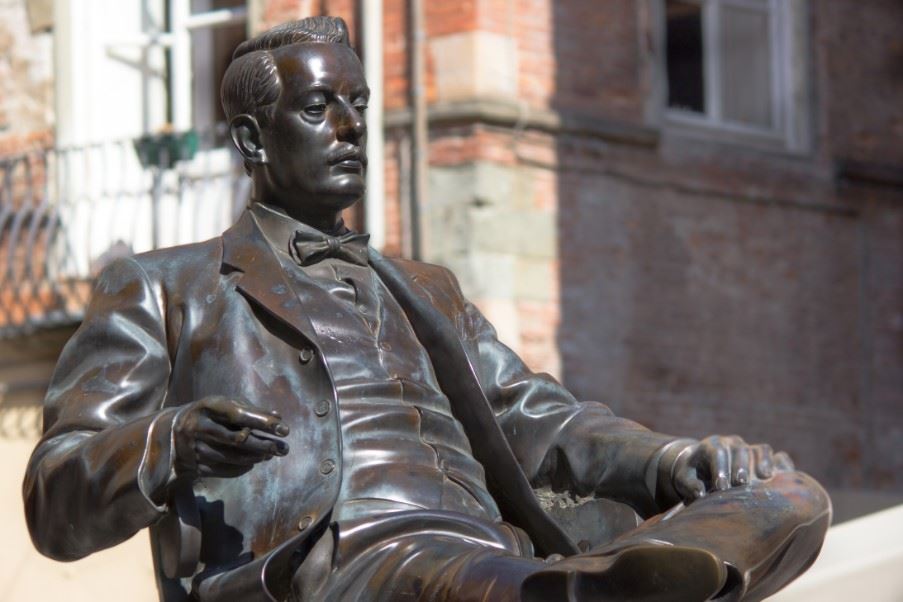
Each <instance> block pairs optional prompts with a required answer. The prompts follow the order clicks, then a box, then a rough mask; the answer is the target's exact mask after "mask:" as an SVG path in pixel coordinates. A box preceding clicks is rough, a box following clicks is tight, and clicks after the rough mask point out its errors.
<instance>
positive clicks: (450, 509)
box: [24, 17, 831, 601]
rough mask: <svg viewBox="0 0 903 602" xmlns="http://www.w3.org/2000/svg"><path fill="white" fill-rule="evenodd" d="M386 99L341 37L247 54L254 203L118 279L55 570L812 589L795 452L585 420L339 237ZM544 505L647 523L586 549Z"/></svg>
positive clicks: (55, 417) (721, 592) (75, 400)
mask: <svg viewBox="0 0 903 602" xmlns="http://www.w3.org/2000/svg"><path fill="white" fill-rule="evenodd" d="M368 94H369V90H368V88H367V84H366V81H365V79H364V75H363V70H362V67H361V64H360V62H359V60H358V58H357V56H356V55H355V54H354V52H353V51H352V49H351V48H350V46H349V44H348V34H347V30H346V28H345V24H344V23H343V22H342V21H341V20H338V19H333V18H327V17H315V18H309V19H304V20H301V21H298V22H293V23H288V24H285V25H282V26H280V27H277V28H275V29H272V30H270V31H268V32H266V33H264V34H262V35H260V36H258V37H256V38H254V39H252V40H249V41H247V42H245V43H243V44H242V45H241V46H239V48H238V49H237V50H236V52H235V55H234V58H233V61H232V64H231V65H230V67H229V69H228V71H227V73H226V75H225V77H224V81H223V86H222V99H223V105H224V107H225V110H226V114H227V116H228V119H229V120H230V123H231V129H232V135H233V139H234V142H235V144H236V146H237V147H238V149H239V151H240V152H241V154H242V156H243V157H244V161H245V165H246V169H247V171H248V173H249V174H250V176H251V177H252V179H253V183H254V189H253V202H252V204H251V206H250V208H249V209H248V210H247V211H246V212H245V213H244V214H243V215H242V216H241V218H240V219H239V220H238V222H237V223H236V224H235V225H234V226H233V227H231V228H230V229H229V230H228V231H226V232H225V233H224V234H223V235H222V237H220V238H216V239H213V240H209V241H206V242H202V243H198V244H193V245H187V246H182V247H175V248H170V249H163V250H160V251H154V252H151V253H146V254H142V255H138V256H136V257H133V258H128V259H123V260H119V261H117V262H115V263H113V264H112V265H110V266H109V267H108V268H107V269H105V270H104V272H103V273H102V274H101V275H100V277H99V279H98V282H97V287H96V290H95V292H94V296H93V300H92V302H91V304H90V307H89V308H88V310H87V312H86V314H85V318H84V322H83V323H82V325H81V327H80V328H79V330H78V331H77V332H76V334H75V335H74V336H73V338H72V340H71V341H70V342H69V343H68V345H67V346H66V348H65V350H64V351H63V353H62V356H61V357H60V359H59V364H58V366H57V369H56V372H55V375H54V378H53V382H52V384H51V386H50V389H49V391H48V394H47V400H46V407H45V414H44V426H45V432H44V436H43V438H42V439H41V441H40V443H39V444H38V446H37V448H36V449H35V451H34V454H33V456H32V458H31V462H30V464H29V466H28V472H27V475H26V478H25V483H24V497H25V508H26V515H27V519H28V526H29V529H30V531H31V535H32V538H33V540H34V543H35V545H36V546H37V548H38V549H39V550H40V551H41V552H42V553H43V554H45V555H47V556H50V557H51V558H56V559H59V560H75V559H78V558H81V557H83V556H86V555H88V554H91V553H92V552H95V551H97V550H100V549H103V548H106V547H110V546H113V545H116V544H117V543H119V542H121V541H123V540H125V539H127V538H129V537H131V536H132V535H134V534H135V533H137V532H138V531H140V530H141V529H143V528H145V527H149V528H150V531H151V541H152V546H153V553H154V559H155V565H156V569H157V574H158V584H159V590H160V596H161V599H165V600H185V599H189V598H191V599H200V600H205V601H207V600H229V601H231V600H285V599H290V600H362V601H363V600H386V601H396V600H461V601H470V600H474V601H476V600H493V601H495V600H498V601H517V600H524V601H534V600H551V601H559V600H580V601H586V600H622V599H636V600H650V601H651V600H675V601H676V600H680V601H684V600H707V599H711V598H715V597H718V599H719V600H721V599H724V600H735V599H739V598H746V599H761V598H763V597H765V596H767V595H769V594H770V593H772V592H774V591H776V590H777V589H779V588H780V587H782V586H783V585H785V584H786V583H788V582H789V581H790V580H792V579H794V578H795V577H796V576H797V575H799V574H800V573H801V572H802V571H804V570H805V569H806V568H807V567H808V565H809V564H810V563H811V562H812V561H813V560H814V559H815V557H816V555H817V554H818V551H819V549H820V546H821V543H822V540H823V537H824V534H825V530H826V529H827V526H828V524H829V522H830V515H831V510H830V502H829V500H828V497H827V495H826V494H825V492H824V491H823V490H822V488H821V487H820V486H819V485H818V484H817V483H816V482H815V481H813V480H812V479H811V478H810V477H808V476H806V475H805V474H803V473H800V472H796V471H795V470H794V468H793V466H792V464H791V463H790V461H789V459H788V458H787V457H786V455H784V454H773V453H772V452H771V450H770V448H769V447H768V446H766V445H747V444H746V443H744V442H743V441H742V440H741V439H740V438H738V437H710V438H708V439H705V440H703V441H696V440H692V439H680V438H676V437H672V436H668V435H662V434H659V433H654V432H650V431H648V430H646V429H644V428H643V427H641V426H640V425H638V424H635V423H633V422H630V421H628V420H624V419H621V418H617V417H615V416H614V415H612V413H611V411H610V410H609V409H608V408H607V407H606V406H604V405H602V404H601V403H597V402H591V401H586V402H578V401H577V400H575V399H574V398H573V396H571V395H570V394H569V393H568V392H567V391H566V390H564V389H563V388H562V387H561V385H559V384H558V383H557V382H556V381H555V380H553V379H552V378H550V377H549V376H547V375H543V374H534V373H532V372H530V371H529V370H528V369H527V368H526V367H525V366H524V364H523V363H522V361H521V360H520V359H519V358H518V357H517V356H516V355H515V354H514V353H513V352H512V351H511V350H510V349H508V348H507V347H505V346H504V345H503V344H501V343H500V342H499V341H498V339H497V338H496V335H495V332H494V330H493V328H492V326H491V325H490V324H489V323H488V322H487V321H486V319H485V318H484V317H483V316H482V315H481V314H480V312H479V311H478V310H477V309H476V308H475V307H474V306H473V305H472V304H470V303H469V302H468V301H467V300H466V299H465V298H464V297H463V295H462V294H461V291H460V290H459V288H458V284H457V282H456V280H455V278H454V276H453V275H452V274H451V273H450V272H449V271H447V270H446V269H444V268H441V267H438V266H433V265H428V264H423V263H417V262H412V261H405V260H401V259H389V258H385V257H382V256H381V255H380V254H379V253H377V252H376V251H374V250H373V249H371V248H369V247H368V245H367V237H366V236H365V235H362V234H357V233H354V232H352V231H350V230H349V229H347V228H346V227H345V226H344V224H343V222H342V219H341V212H342V210H343V209H345V208H347V207H349V206H351V205H352V204H353V203H355V202H356V201H358V200H359V199H360V198H361V196H362V194H363V193H364V172H365V168H366V165H367V158H366V156H365V152H364V141H365V138H366V125H365V121H364V111H365V109H366V104H367V97H368ZM545 485H550V486H551V487H552V488H553V489H555V490H566V491H570V492H571V493H573V494H575V495H580V496H585V495H595V496H599V497H605V498H611V499H615V500H619V501H622V502H626V503H627V504H629V505H630V506H632V507H633V508H634V509H636V511H637V512H638V513H639V514H640V515H641V516H642V517H644V518H647V519H648V520H647V521H646V522H644V523H643V524H642V525H640V526H639V527H638V528H637V529H635V530H634V531H631V532H630V533H627V534H626V535H623V536H621V537H619V538H618V539H616V540H615V541H614V542H612V543H609V544H606V545H603V546H601V547H599V548H596V549H590V550H586V551H581V550H579V549H578V548H577V546H576V545H575V544H574V543H573V542H572V541H571V540H570V539H569V538H568V536H567V535H566V534H565V533H564V532H563V530H562V529H561V528H560V527H559V526H558V525H557V524H556V523H555V522H554V521H553V520H552V519H551V518H550V517H549V516H548V515H547V514H546V513H545V512H544V511H543V510H542V508H541V507H540V505H539V503H538V502H537V499H536V497H535V495H534V493H533V489H532V488H533V487H540V486H545Z"/></svg>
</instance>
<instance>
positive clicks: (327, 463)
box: [320, 460, 335, 474]
mask: <svg viewBox="0 0 903 602" xmlns="http://www.w3.org/2000/svg"><path fill="white" fill-rule="evenodd" d="M333 470H335V461H334V460H323V461H322V462H320V472H321V473H323V474H329V473H331V472H332V471H333Z"/></svg>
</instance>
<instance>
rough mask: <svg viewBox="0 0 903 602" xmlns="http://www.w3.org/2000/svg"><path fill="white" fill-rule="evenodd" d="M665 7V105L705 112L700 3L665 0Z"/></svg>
mask: <svg viewBox="0 0 903 602" xmlns="http://www.w3.org/2000/svg"><path fill="white" fill-rule="evenodd" d="M665 7H666V8H665V10H666V12H665V17H666V29H665V35H666V38H667V46H666V49H665V53H666V54H665V57H666V59H665V60H666V61H667V66H668V106H669V107H673V108H677V109H684V110H688V111H694V112H697V113H705V79H704V77H705V76H704V65H703V52H702V6H701V5H700V4H698V3H695V2H680V1H675V0H668V1H667V2H666V3H665Z"/></svg>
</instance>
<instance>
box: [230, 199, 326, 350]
mask: <svg viewBox="0 0 903 602" xmlns="http://www.w3.org/2000/svg"><path fill="white" fill-rule="evenodd" d="M222 239H223V264H224V265H227V266H229V267H231V268H233V269H235V270H238V271H239V272H241V276H240V277H239V279H238V282H237V283H236V288H237V289H238V290H239V291H240V292H241V293H242V294H243V295H245V296H246V297H248V298H249V299H251V300H252V301H254V302H255V303H256V304H257V305H259V306H260V307H262V308H263V309H264V310H266V311H267V312H268V313H269V314H271V315H272V316H273V317H275V318H276V319H278V320H279V321H280V322H282V323H283V324H284V325H286V326H287V327H288V328H290V329H291V330H292V331H294V332H295V333H297V334H300V335H301V336H303V337H304V338H306V339H307V340H308V341H310V342H311V343H313V344H315V345H316V343H317V336H316V333H315V332H314V329H313V326H312V325H311V323H310V319H309V318H308V317H307V314H306V313H305V312H304V309H303V307H302V305H301V302H300V301H299V300H298V296H297V295H296V294H294V292H293V289H292V286H291V284H290V283H289V281H288V278H287V277H286V275H285V272H284V271H283V269H282V265H281V264H280V263H279V258H277V257H276V255H275V253H274V252H273V250H272V249H271V248H270V246H269V245H268V244H267V242H266V239H264V237H263V233H262V232H261V231H260V229H259V228H258V227H257V224H256V223H255V222H254V219H253V217H252V216H251V214H250V213H249V212H248V211H245V212H244V213H243V214H242V215H241V217H240V218H239V219H238V221H237V222H236V223H235V225H234V226H232V227H231V228H229V229H228V230H226V231H225V232H224V233H223V236H222Z"/></svg>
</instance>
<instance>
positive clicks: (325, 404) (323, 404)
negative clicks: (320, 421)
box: [314, 399, 329, 418]
mask: <svg viewBox="0 0 903 602" xmlns="http://www.w3.org/2000/svg"><path fill="white" fill-rule="evenodd" d="M328 413H329V400H328V399H321V400H320V401H318V402H317V405H315V406H314V414H316V415H317V416H319V417H320V418H322V417H323V416H325V415H326V414H328Z"/></svg>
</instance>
